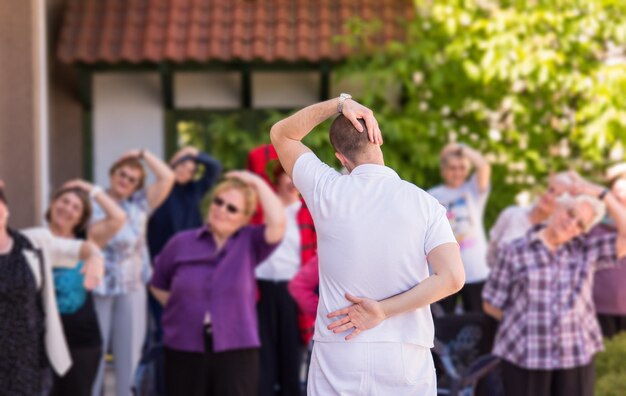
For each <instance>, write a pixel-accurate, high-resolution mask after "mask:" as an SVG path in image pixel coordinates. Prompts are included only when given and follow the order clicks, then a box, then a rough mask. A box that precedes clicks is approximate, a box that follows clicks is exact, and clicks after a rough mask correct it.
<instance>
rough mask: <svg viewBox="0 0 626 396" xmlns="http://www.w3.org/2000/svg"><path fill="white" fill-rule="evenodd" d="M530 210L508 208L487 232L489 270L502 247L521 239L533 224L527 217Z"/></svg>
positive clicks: (515, 207)
mask: <svg viewBox="0 0 626 396" xmlns="http://www.w3.org/2000/svg"><path fill="white" fill-rule="evenodd" d="M530 210H531V208H525V207H521V206H509V207H508V208H506V209H504V210H503V211H502V213H500V215H499V216H498V219H497V220H496V223H495V224H494V225H493V227H491V230H489V251H488V253H487V264H488V265H489V268H493V267H494V266H495V265H496V261H497V259H498V253H499V251H500V249H501V248H502V246H503V245H505V244H507V243H509V242H511V241H513V240H515V239H518V238H521V237H523V236H524V235H525V234H526V233H527V232H528V230H530V229H531V228H532V226H533V224H532V223H531V222H530V218H529V217H528V215H529V214H530Z"/></svg>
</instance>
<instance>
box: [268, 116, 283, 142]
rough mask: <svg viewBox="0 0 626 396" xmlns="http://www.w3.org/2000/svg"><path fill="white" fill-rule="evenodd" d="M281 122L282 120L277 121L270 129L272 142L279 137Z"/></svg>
mask: <svg viewBox="0 0 626 396" xmlns="http://www.w3.org/2000/svg"><path fill="white" fill-rule="evenodd" d="M281 123H282V120H281V121H278V122H277V123H276V124H274V125H273V126H272V128H271V129H270V141H271V142H272V144H276V141H277V140H278V139H279V138H280V129H281Z"/></svg>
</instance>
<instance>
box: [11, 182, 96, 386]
mask: <svg viewBox="0 0 626 396" xmlns="http://www.w3.org/2000/svg"><path fill="white" fill-rule="evenodd" d="M8 220H9V208H8V205H7V200H6V197H5V194H4V186H3V185H2V182H1V181H0V317H1V318H2V320H0V351H2V353H1V354H0V389H2V392H4V393H5V394H10V395H39V394H43V393H44V392H46V391H47V387H48V386H49V381H50V376H49V369H50V368H52V369H53V370H54V372H56V373H57V374H59V375H63V374H64V373H65V372H66V371H67V370H68V369H69V367H70V366H71V364H72V362H71V359H70V355H69V352H68V348H67V344H66V342H65V338H64V336H63V330H62V327H61V322H60V319H59V313H58V311H57V304H56V299H55V294H54V286H53V282H52V270H51V264H50V263H53V262H54V263H55V265H56V266H67V267H73V266H76V265H77V263H78V261H79V260H83V261H84V262H85V287H86V288H87V289H93V288H94V287H96V286H97V285H98V284H99V283H100V281H101V279H102V266H103V263H102V257H101V254H100V251H99V249H98V247H97V246H96V245H95V244H93V243H91V242H86V241H80V240H72V239H65V238H58V237H55V236H53V235H52V233H50V231H49V230H48V229H47V228H34V229H29V230H25V231H23V232H17V231H14V230H11V229H9V228H8Z"/></svg>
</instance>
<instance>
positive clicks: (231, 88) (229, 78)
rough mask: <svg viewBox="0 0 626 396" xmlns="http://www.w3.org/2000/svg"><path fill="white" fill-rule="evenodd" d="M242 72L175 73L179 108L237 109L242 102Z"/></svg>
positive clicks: (176, 97)
mask: <svg viewBox="0 0 626 396" xmlns="http://www.w3.org/2000/svg"><path fill="white" fill-rule="evenodd" d="M240 96H241V73H238V72H212V73H206V72H195V73H176V74H174V100H175V102H176V103H175V106H176V107H177V108H211V109H237V108H239V106H240V104H241V99H240Z"/></svg>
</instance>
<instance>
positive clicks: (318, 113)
mask: <svg viewBox="0 0 626 396" xmlns="http://www.w3.org/2000/svg"><path fill="white" fill-rule="evenodd" d="M338 104H339V99H338V98H334V99H330V100H327V101H325V102H320V103H316V104H313V105H311V106H308V107H305V108H304V109H302V110H300V111H298V112H296V113H294V114H293V115H291V116H289V117H287V118H285V119H283V120H281V121H279V122H277V123H276V124H274V126H273V127H272V130H271V131H270V137H271V138H272V141H273V140H274V139H291V140H296V141H301V140H302V139H304V138H305V137H306V135H308V134H309V132H311V131H312V130H313V128H315V127H316V126H317V125H319V124H321V123H322V122H324V121H326V120H327V119H328V118H330V117H332V116H334V115H337V105H338Z"/></svg>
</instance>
